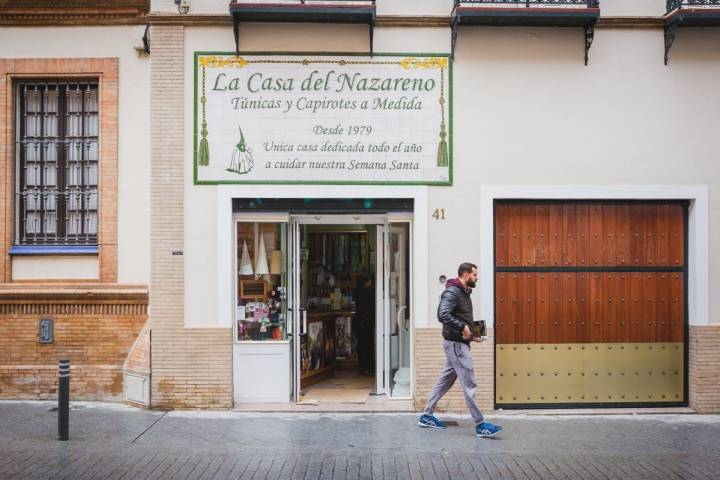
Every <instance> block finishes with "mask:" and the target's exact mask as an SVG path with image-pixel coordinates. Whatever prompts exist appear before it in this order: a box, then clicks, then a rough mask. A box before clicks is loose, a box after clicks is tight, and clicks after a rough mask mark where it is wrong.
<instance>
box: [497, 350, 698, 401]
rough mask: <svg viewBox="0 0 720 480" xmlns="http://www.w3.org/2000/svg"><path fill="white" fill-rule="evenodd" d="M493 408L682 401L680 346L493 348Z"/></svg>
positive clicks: (682, 355) (682, 380) (681, 358)
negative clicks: (494, 365)
mask: <svg viewBox="0 0 720 480" xmlns="http://www.w3.org/2000/svg"><path fill="white" fill-rule="evenodd" d="M495 349H496V352H495V355H496V365H497V367H496V382H495V388H496V398H497V403H499V404H542V403H641V402H644V403H657V402H679V401H682V399H683V396H684V393H683V392H684V384H685V383H684V382H685V380H684V368H683V361H684V344H682V343H669V342H668V343H665V342H663V343H613V344H606V343H582V344H580V343H576V344H571V343H556V344H532V345H529V344H504V345H497V346H496V347H495Z"/></svg>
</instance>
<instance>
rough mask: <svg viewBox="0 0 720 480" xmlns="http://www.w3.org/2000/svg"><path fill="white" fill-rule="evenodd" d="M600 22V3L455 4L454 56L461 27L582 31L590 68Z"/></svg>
mask: <svg viewBox="0 0 720 480" xmlns="http://www.w3.org/2000/svg"><path fill="white" fill-rule="evenodd" d="M599 18H600V1H599V0H455V8H454V9H453V14H452V25H451V27H452V33H451V35H452V38H451V56H453V57H454V55H455V43H456V41H457V33H458V27H459V26H460V25H499V26H555V27H582V28H583V29H584V31H585V36H584V40H585V65H587V64H588V55H589V52H590V47H591V46H592V43H593V40H594V38H595V24H596V23H597V21H598V19H599Z"/></svg>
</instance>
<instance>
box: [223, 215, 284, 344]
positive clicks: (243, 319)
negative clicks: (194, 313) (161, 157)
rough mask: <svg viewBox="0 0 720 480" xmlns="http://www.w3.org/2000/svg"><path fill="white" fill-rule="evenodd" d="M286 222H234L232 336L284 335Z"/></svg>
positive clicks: (278, 337) (261, 337) (238, 338)
mask: <svg viewBox="0 0 720 480" xmlns="http://www.w3.org/2000/svg"><path fill="white" fill-rule="evenodd" d="M285 228H286V227H285V224H282V223H258V222H237V223H236V229H237V242H236V248H237V252H236V258H237V263H236V265H237V274H238V282H237V308H236V310H235V312H236V316H235V340H236V341H238V342H241V341H248V340H250V341H253V340H254V341H258V340H262V341H273V340H285V339H286V336H287V305H286V297H287V286H286V285H287V283H286V282H287V272H286V271H285V265H284V261H283V260H284V258H285V254H284V252H285Z"/></svg>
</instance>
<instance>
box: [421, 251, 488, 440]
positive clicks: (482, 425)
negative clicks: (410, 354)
mask: <svg viewBox="0 0 720 480" xmlns="http://www.w3.org/2000/svg"><path fill="white" fill-rule="evenodd" d="M476 283H477V266H476V265H473V264H472V263H467V262H466V263H461V264H460V266H459V267H458V278H453V279H452V280H448V282H447V283H446V284H445V291H444V292H443V293H442V295H441V296H440V305H438V313H437V316H438V320H439V321H440V322H441V323H442V324H443V328H442V335H443V339H444V340H443V349H444V350H445V359H446V360H445V368H444V369H443V371H442V373H440V377H438V379H437V382H435V386H434V387H433V389H432V391H431V392H430V397H429V398H428V402H427V405H426V406H425V410H423V413H422V415H421V416H420V420H418V425H420V426H421V427H428V428H446V426H445V424H444V423H443V422H442V421H441V420H440V419H439V418H437V417H435V416H434V415H433V410H434V409H435V405H437V402H438V401H439V400H440V399H441V398H442V397H443V395H445V394H446V393H447V392H448V390H450V387H452V386H453V384H454V383H455V380H456V379H459V380H460V385H461V386H462V389H463V394H464V396H465V403H467V406H468V408H469V409H470V415H471V416H472V419H473V420H474V421H475V435H476V436H478V437H493V436H495V435H497V434H498V433H500V432H501V431H502V427H500V426H499V425H493V424H492V423H488V422H486V421H485V418H484V417H483V414H482V412H481V411H480V408H479V407H478V405H477V402H475V390H476V389H477V383H475V370H474V368H473V363H472V356H471V355H470V342H471V341H475V342H481V341H482V339H481V338H480V337H473V336H472V333H471V329H472V327H473V308H472V300H471V299H470V293H471V292H472V289H473V288H474V287H475V284H476Z"/></svg>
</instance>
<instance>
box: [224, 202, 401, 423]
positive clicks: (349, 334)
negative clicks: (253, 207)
mask: <svg viewBox="0 0 720 480" xmlns="http://www.w3.org/2000/svg"><path fill="white" fill-rule="evenodd" d="M235 232H236V257H235V259H236V272H237V274H238V276H237V278H238V281H237V288H236V291H237V299H236V305H237V307H236V320H235V322H234V337H235V341H234V347H233V370H234V372H233V381H234V390H235V401H236V403H256V402H291V403H297V404H300V405H329V404H345V405H346V407H345V408H346V409H353V405H357V406H361V405H365V406H368V405H371V404H373V403H378V402H380V401H384V400H383V399H386V400H391V399H393V400H394V399H403V400H409V399H410V398H411V392H412V385H411V380H412V378H411V371H412V370H411V363H410V362H411V358H412V352H411V348H412V342H411V335H412V321H411V318H412V308H411V299H412V295H411V278H412V277H411V275H412V259H411V245H412V239H411V235H412V214H411V213H406V212H399V213H386V214H359V215H342V214H328V215H322V214H320V215H318V214H313V215H304V214H301V215H293V214H289V213H284V214H283V213H280V214H278V213H272V214H269V213H268V214H253V215H247V216H246V215H236V217H235Z"/></svg>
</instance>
